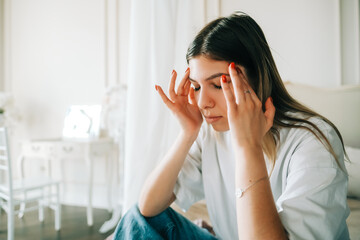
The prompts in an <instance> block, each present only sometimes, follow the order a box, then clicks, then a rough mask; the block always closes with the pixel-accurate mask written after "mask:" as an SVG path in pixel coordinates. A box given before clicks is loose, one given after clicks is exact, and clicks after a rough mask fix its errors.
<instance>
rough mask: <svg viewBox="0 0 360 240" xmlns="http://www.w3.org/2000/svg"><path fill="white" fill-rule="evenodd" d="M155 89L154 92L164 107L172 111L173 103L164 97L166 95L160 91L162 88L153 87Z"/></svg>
mask: <svg viewBox="0 0 360 240" xmlns="http://www.w3.org/2000/svg"><path fill="white" fill-rule="evenodd" d="M155 89H156V91H157V92H158V93H159V95H160V97H161V99H162V100H163V102H164V103H165V104H166V106H167V107H168V108H170V109H172V107H173V102H172V101H171V100H170V99H169V98H168V97H167V96H166V94H165V93H164V91H163V90H162V88H161V87H160V86H158V85H155Z"/></svg>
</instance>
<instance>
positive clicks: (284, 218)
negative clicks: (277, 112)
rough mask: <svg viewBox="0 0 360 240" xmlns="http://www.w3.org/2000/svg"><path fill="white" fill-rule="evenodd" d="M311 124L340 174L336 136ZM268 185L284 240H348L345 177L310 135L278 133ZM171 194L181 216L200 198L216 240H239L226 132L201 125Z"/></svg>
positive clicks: (340, 152)
mask: <svg viewBox="0 0 360 240" xmlns="http://www.w3.org/2000/svg"><path fill="white" fill-rule="evenodd" d="M310 121H311V122H313V123H315V124H316V126H317V127H318V128H320V130H321V131H322V132H323V133H324V134H325V136H326V137H327V138H328V140H329V141H330V144H331V145H332V147H333V149H334V151H335V153H336V155H337V156H338V159H339V161H340V165H341V167H342V168H343V169H345V166H344V161H343V160H344V153H343V150H342V145H341V142H340V139H339V138H338V136H337V134H336V132H335V131H334V130H333V129H332V128H331V127H330V126H329V125H328V124H327V123H326V122H324V121H323V120H321V119H319V118H311V119H310ZM265 158H266V157H265ZM270 170H271V169H270V167H269V168H268V172H270ZM345 171H346V170H345ZM270 184H271V190H272V193H273V197H274V200H275V203H276V207H277V210H278V213H279V215H280V219H281V222H282V224H283V226H284V227H285V229H286V231H287V232H288V234H289V239H307V240H310V239H327V240H330V239H349V233H348V228H347V225H346V218H347V217H348V215H349V208H348V206H347V201H346V193H347V175H346V172H344V171H342V170H341V169H340V168H339V166H338V165H337V163H336V161H335V159H334V158H333V156H332V155H331V154H330V153H329V151H328V150H326V148H325V147H324V145H323V144H322V143H320V142H319V140H317V138H316V137H315V136H314V134H312V133H310V132H309V131H308V130H304V129H301V128H282V129H280V145H279V148H278V151H277V159H276V162H275V166H274V170H273V172H272V174H271V176H270ZM174 194H175V195H176V203H177V204H178V205H179V206H180V207H181V208H182V209H183V210H184V211H186V210H188V209H189V207H190V206H191V205H192V204H193V203H195V202H197V201H199V200H202V199H204V198H205V200H206V204H207V209H208V212H209V216H210V219H211V223H212V225H213V228H214V231H215V233H216V236H217V237H219V238H220V239H224V240H228V239H229V240H230V239H238V234H237V220H236V202H235V158H234V152H233V149H232V143H231V138H230V131H227V132H215V131H214V130H213V129H212V127H211V126H210V125H207V124H206V123H205V124H204V125H203V126H202V129H201V130H200V133H199V136H198V138H197V140H196V141H195V142H194V144H193V146H192V147H191V149H190V151H189V153H188V155H187V158H186V160H185V163H184V165H183V167H182V170H181V171H180V173H179V176H178V180H177V183H176V185H175V188H174ZM259 224H261V222H259Z"/></svg>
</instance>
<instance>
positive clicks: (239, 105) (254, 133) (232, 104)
mask: <svg viewBox="0 0 360 240" xmlns="http://www.w3.org/2000/svg"><path fill="white" fill-rule="evenodd" d="M229 73H230V78H231V82H232V87H231V86H230V85H231V83H230V81H227V79H226V76H224V75H223V76H221V86H222V89H223V92H224V95H225V99H226V104H227V115H228V121H229V126H230V131H231V135H232V139H233V141H234V143H235V144H236V146H237V147H245V146H248V145H251V146H261V142H262V139H263V137H264V136H265V134H266V133H267V132H268V131H269V130H270V128H271V127H272V125H273V120H274V116H275V107H274V105H273V103H272V99H271V98H270V97H269V98H268V99H267V100H266V102H265V112H263V110H262V103H261V101H260V100H259V98H258V97H257V96H256V94H255V92H254V91H253V90H252V88H251V87H250V85H249V84H248V81H247V79H246V75H245V69H244V68H243V67H241V68H236V67H235V64H234V63H231V64H230V65H229Z"/></svg>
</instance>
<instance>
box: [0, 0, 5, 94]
mask: <svg viewBox="0 0 360 240" xmlns="http://www.w3.org/2000/svg"><path fill="white" fill-rule="evenodd" d="M0 91H4V1H3V0H0Z"/></svg>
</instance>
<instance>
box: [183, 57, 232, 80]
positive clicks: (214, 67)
mask: <svg viewBox="0 0 360 240" xmlns="http://www.w3.org/2000/svg"><path fill="white" fill-rule="evenodd" d="M228 66H229V63H228V62H226V61H219V60H214V59H211V58H206V57H203V56H199V57H196V58H192V59H190V61H189V68H190V78H191V79H192V80H195V81H202V80H205V79H207V78H208V77H210V76H212V75H214V74H219V73H222V74H228Z"/></svg>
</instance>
